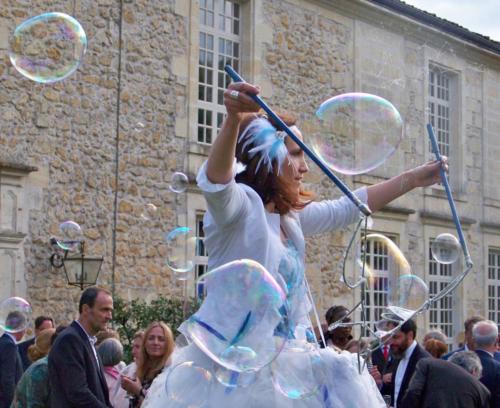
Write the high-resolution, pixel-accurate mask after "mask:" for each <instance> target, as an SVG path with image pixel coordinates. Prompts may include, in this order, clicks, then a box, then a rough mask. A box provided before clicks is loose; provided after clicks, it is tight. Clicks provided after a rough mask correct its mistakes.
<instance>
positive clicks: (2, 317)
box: [0, 297, 32, 333]
mask: <svg viewBox="0 0 500 408" xmlns="http://www.w3.org/2000/svg"><path fill="white" fill-rule="evenodd" d="M31 314H32V310H31V305H30V304H29V303H28V302H27V301H26V300H24V299H23V298H20V297H10V298H8V299H5V300H4V301H3V302H2V303H0V329H2V330H4V331H6V332H8V333H18V332H21V331H23V330H25V329H26V328H27V327H28V325H29V323H30V320H31Z"/></svg>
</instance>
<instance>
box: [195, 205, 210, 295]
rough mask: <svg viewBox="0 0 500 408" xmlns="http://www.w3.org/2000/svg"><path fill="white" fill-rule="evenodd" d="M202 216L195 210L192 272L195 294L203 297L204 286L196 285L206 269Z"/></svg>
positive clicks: (206, 257) (206, 260)
mask: <svg viewBox="0 0 500 408" xmlns="http://www.w3.org/2000/svg"><path fill="white" fill-rule="evenodd" d="M203 216H204V213H202V212H197V213H196V216H195V232H196V237H197V238H198V240H197V245H196V254H195V257H194V264H195V266H194V273H195V279H194V284H195V288H194V289H195V291H194V292H195V296H196V297H197V298H203V297H204V296H205V288H204V287H203V285H202V284H200V285H198V284H197V282H198V278H199V277H200V276H202V275H203V274H205V273H206V272H207V270H208V253H207V250H206V247H205V244H204V238H205V233H204V231H203Z"/></svg>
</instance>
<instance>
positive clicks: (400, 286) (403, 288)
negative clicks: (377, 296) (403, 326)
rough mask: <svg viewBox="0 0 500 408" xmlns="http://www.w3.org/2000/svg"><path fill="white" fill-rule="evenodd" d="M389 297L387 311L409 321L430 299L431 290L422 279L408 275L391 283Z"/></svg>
mask: <svg viewBox="0 0 500 408" xmlns="http://www.w3.org/2000/svg"><path fill="white" fill-rule="evenodd" d="M387 296H388V307H387V309H388V310H389V311H391V312H392V313H395V314H396V315H397V316H399V317H400V318H401V319H403V320H408V319H410V318H412V316H413V315H414V313H415V311H417V310H418V309H419V308H420V307H421V306H422V305H423V304H424V303H425V302H426V301H427V299H428V298H429V288H428V287H427V284H426V283H425V282H424V281H423V280H422V278H419V277H418V276H416V275H411V274H408V275H403V276H400V277H399V278H398V279H397V280H396V279H395V280H394V282H389V291H388V294H387Z"/></svg>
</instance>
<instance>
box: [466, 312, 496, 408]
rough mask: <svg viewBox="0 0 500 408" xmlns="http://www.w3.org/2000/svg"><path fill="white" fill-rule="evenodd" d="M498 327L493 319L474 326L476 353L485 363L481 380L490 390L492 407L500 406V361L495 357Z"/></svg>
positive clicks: (473, 337) (473, 336) (483, 363)
mask: <svg viewBox="0 0 500 408" xmlns="http://www.w3.org/2000/svg"><path fill="white" fill-rule="evenodd" d="M497 338H498V327H497V325H496V323H495V322H492V321H491V320H483V321H480V322H478V323H476V324H475V325H474V326H473V327H472V339H473V341H474V346H475V351H476V354H477V355H478V356H479V358H480V360H481V364H482V365H483V375H482V376H481V378H480V381H481V382H482V383H483V384H484V385H485V386H486V388H488V390H490V392H491V400H490V407H491V408H500V363H499V362H498V361H496V360H495V359H494V357H493V356H494V353H495V351H496V348H497Z"/></svg>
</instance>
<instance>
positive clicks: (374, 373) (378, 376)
mask: <svg viewBox="0 0 500 408" xmlns="http://www.w3.org/2000/svg"><path fill="white" fill-rule="evenodd" d="M368 371H369V372H370V374H371V376H372V377H373V379H374V380H375V383H376V384H377V387H379V388H380V387H381V386H382V374H380V371H378V368H377V366H373V367H372V368H370V369H369V370H368Z"/></svg>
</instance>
